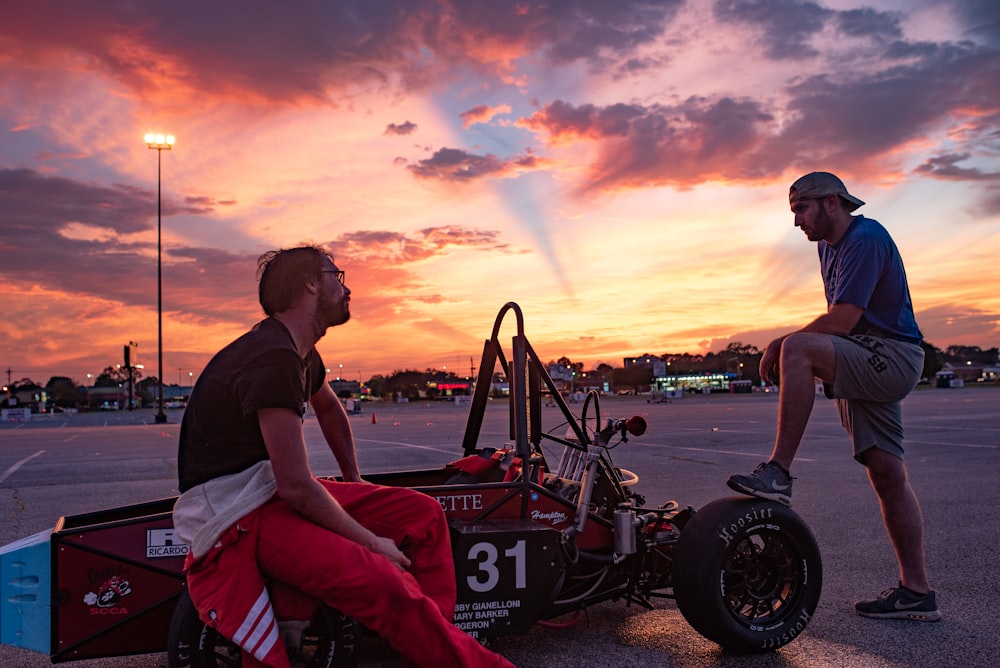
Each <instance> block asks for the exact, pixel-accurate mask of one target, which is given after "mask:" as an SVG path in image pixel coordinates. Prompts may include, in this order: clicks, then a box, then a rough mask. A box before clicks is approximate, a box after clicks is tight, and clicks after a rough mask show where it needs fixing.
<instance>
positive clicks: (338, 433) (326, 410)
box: [309, 383, 363, 482]
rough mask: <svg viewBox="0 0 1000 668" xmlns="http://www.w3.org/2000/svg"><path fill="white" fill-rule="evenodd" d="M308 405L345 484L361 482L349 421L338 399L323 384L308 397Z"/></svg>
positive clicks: (326, 385) (328, 386) (330, 389)
mask: <svg viewBox="0 0 1000 668" xmlns="http://www.w3.org/2000/svg"><path fill="white" fill-rule="evenodd" d="M309 403H310V404H312V407H313V410H314V411H316V419H317V420H318V421H319V426H320V429H322V431H323V437H324V438H325V439H326V443H327V445H328V446H329V448H330V452H332V453H333V456H334V458H335V459H336V460H337V465H338V466H339V467H340V475H341V478H343V480H344V481H345V482H363V481H362V479H361V470H360V469H359V468H358V455H357V451H356V449H355V446H354V434H353V433H352V432H351V421H350V418H348V416H347V411H345V410H344V405H343V404H341V403H340V399H338V398H337V395H336V394H334V392H333V389H332V388H331V387H330V385H329V384H328V383H323V386H322V387H320V389H319V390H318V391H317V392H316V394H314V395H312V397H310V399H309Z"/></svg>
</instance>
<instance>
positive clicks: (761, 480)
mask: <svg viewBox="0 0 1000 668" xmlns="http://www.w3.org/2000/svg"><path fill="white" fill-rule="evenodd" d="M726 484H727V485H729V487H730V488H731V489H734V490H736V491H737V492H740V493H741V494H749V495H750V496H756V497H759V498H761V499H769V500H771V501H778V502H779V503H783V504H785V505H786V506H790V505H792V477H791V476H790V475H788V474H787V473H786V472H785V469H783V468H781V466H779V465H778V464H775V463H774V462H762V463H761V465H760V466H758V467H757V468H756V469H754V472H753V473H751V474H749V475H743V474H738V475H733V476H729V480H728V481H727V482H726Z"/></svg>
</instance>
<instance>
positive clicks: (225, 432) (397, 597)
mask: <svg viewBox="0 0 1000 668" xmlns="http://www.w3.org/2000/svg"><path fill="white" fill-rule="evenodd" d="M258 274H259V279H260V287H259V296H260V303H261V306H262V307H263V308H264V312H265V313H266V314H267V316H268V317H267V318H266V319H264V320H263V321H261V322H259V323H258V324H257V325H255V326H254V327H253V329H251V330H250V331H249V332H247V333H245V334H244V335H243V336H241V337H240V338H238V339H236V340H235V341H234V342H232V343H231V344H229V345H228V346H226V347H225V348H223V349H222V350H221V351H220V352H219V353H218V354H216V355H215V357H214V358H213V359H212V360H211V361H210V362H209V364H208V366H207V367H206V368H205V370H204V371H203V372H202V374H201V376H200V377H199V379H198V382H197V384H196V386H195V388H194V390H193V392H192V394H191V399H190V401H189V403H188V406H187V410H186V411H185V413H184V419H183V422H182V425H181V433H180V446H179V451H178V473H179V478H180V490H181V492H182V495H181V497H180V499H178V501H177V503H176V505H175V507H174V524H175V528H176V530H177V532H178V535H179V536H180V537H181V538H182V539H183V540H185V542H187V543H189V544H190V545H191V546H192V549H191V554H190V556H189V557H188V562H187V564H186V566H187V567H188V571H187V577H188V589H189V593H190V595H191V599H192V601H193V602H194V604H195V607H196V608H197V609H198V613H199V616H200V617H201V618H202V619H203V621H205V622H206V623H208V624H210V625H212V626H213V627H214V628H216V630H218V631H219V632H220V633H221V634H222V635H224V636H226V637H227V638H230V639H232V640H233V641H234V642H236V643H237V644H239V645H240V646H241V647H242V648H243V649H244V652H245V656H246V655H247V654H249V655H252V656H253V657H254V658H255V659H257V660H258V661H260V662H262V663H264V664H265V665H275V666H281V665H287V658H286V656H285V648H284V645H283V643H282V642H281V640H280V637H279V634H278V633H277V630H276V628H275V621H274V614H273V613H272V612H271V605H270V604H271V601H270V599H269V596H268V591H267V589H266V588H265V587H264V578H267V579H269V580H271V581H276V582H280V583H283V584H286V585H288V586H290V587H292V588H294V589H297V590H299V591H302V592H306V593H308V594H310V595H312V596H314V597H316V598H317V599H320V600H322V601H323V602H324V603H326V604H327V605H329V606H331V607H333V608H336V609H337V610H340V611H341V612H343V613H344V614H346V615H348V616H350V617H352V618H354V619H356V620H358V621H359V622H361V623H362V624H364V625H365V626H366V627H367V628H369V629H372V630H373V631H375V632H377V633H379V634H380V635H381V636H383V637H384V638H386V639H387V640H388V642H389V643H390V644H391V645H392V646H393V647H394V648H395V649H396V650H398V651H399V652H400V654H401V655H402V657H403V659H404V660H405V661H409V662H411V663H413V664H416V665H419V666H428V667H434V668H438V667H440V666H476V667H479V666H510V665H511V664H510V663H509V662H508V661H506V660H505V659H503V657H501V656H499V655H497V654H494V653H493V652H490V651H488V650H486V649H485V648H484V647H483V646H481V645H480V644H479V643H478V642H477V641H476V640H475V639H473V638H472V637H471V636H469V635H468V634H466V633H465V632H463V631H461V630H460V629H458V628H457V627H455V626H454V625H453V624H452V623H451V619H452V615H453V613H454V607H455V598H456V591H455V573H454V563H453V561H452V556H451V546H450V542H449V534H448V526H447V523H446V520H445V517H444V513H443V511H442V510H441V507H440V505H439V504H438V503H437V502H436V501H435V500H434V499H431V498H430V497H427V496H425V495H423V494H420V493H419V492H415V491H413V490H409V489H405V488H392V487H382V486H377V485H371V484H368V483H365V482H364V481H363V480H362V479H361V474H360V472H359V469H358V462H357V456H356V452H355V445H354V437H353V435H352V433H351V427H350V422H349V420H348V417H347V414H346V412H345V411H344V408H343V406H342V405H341V403H340V401H339V399H338V398H337V397H336V395H335V394H334V393H333V390H332V389H331V388H330V386H329V385H328V384H327V383H326V382H325V379H324V374H325V367H324V365H323V361H322V360H321V359H320V356H319V353H318V352H317V351H316V348H315V344H316V342H317V341H319V339H320V338H321V337H322V336H323V335H324V334H325V333H326V330H327V329H328V328H329V327H333V326H336V325H340V324H343V323H345V322H347V320H348V319H349V318H350V310H349V302H350V294H351V291H350V290H348V289H347V287H346V286H345V285H344V272H343V271H341V270H340V269H338V268H337V266H336V265H334V262H333V258H332V256H330V255H329V254H328V253H327V252H325V251H324V250H323V249H321V248H317V247H312V246H306V247H300V248H293V249H290V250H280V251H272V252H269V253H266V254H265V255H263V256H261V258H260V260H259V267H258ZM307 403H308V404H311V405H312V408H313V410H314V412H315V413H316V417H317V419H318V420H319V424H320V426H321V428H322V432H323V436H324V438H325V439H326V442H327V444H328V445H329V447H330V450H331V451H332V453H333V455H334V457H335V458H336V460H337V463H338V465H339V467H340V471H341V474H342V475H341V477H342V480H343V482H332V481H321V480H318V479H317V478H316V476H315V475H314V474H313V473H312V471H311V470H310V467H309V462H308V458H307V455H306V445H305V439H304V436H303V431H302V422H303V419H304V415H305V410H306V404H307Z"/></svg>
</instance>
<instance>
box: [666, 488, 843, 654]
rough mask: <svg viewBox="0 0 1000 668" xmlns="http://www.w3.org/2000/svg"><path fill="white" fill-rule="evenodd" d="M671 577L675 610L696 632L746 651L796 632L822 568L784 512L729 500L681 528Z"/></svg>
mask: <svg viewBox="0 0 1000 668" xmlns="http://www.w3.org/2000/svg"><path fill="white" fill-rule="evenodd" d="M672 580H673V587H674V597H675V599H676V601H677V607H678V608H679V609H680V611H681V614H682V615H683V616H684V619H686V620H687V622H688V623H689V624H690V625H691V626H692V627H693V628H694V629H695V630H696V631H697V632H698V633H700V634H701V635H703V636H705V637H706V638H708V639H709V640H711V641H713V642H716V643H718V644H719V645H721V646H722V647H723V649H725V650H727V651H729V652H733V653H736V654H751V653H756V652H767V651H771V650H775V649H777V648H779V647H781V646H783V645H785V644H787V643H789V642H791V641H792V640H794V639H795V638H796V637H798V635H799V634H800V633H802V631H803V629H805V627H806V625H808V623H809V621H810V619H812V616H813V613H814V612H815V611H816V605H817V604H818V603H819V596H820V590H821V589H822V587H823V566H822V563H821V561H820V555H819V547H818V546H817V545H816V539H815V538H814V537H813V535H812V532H811V531H810V530H809V527H808V526H806V524H805V522H803V521H802V519H801V518H800V517H799V516H798V515H796V514H795V513H794V512H793V511H792V510H791V509H790V508H788V507H787V506H784V505H782V504H780V503H775V502H773V501H766V500H764V499H754V498H747V497H728V498H724V499H718V500H716V501H712V502H711V503H709V504H708V505H706V506H705V507H704V508H702V509H701V510H699V511H698V512H696V513H695V514H694V515H693V516H692V517H691V519H690V521H689V522H688V523H687V525H686V526H685V527H684V529H683V530H682V531H681V535H680V538H679V539H678V541H677V545H676V546H675V547H674V550H673V575H672Z"/></svg>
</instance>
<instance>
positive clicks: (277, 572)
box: [257, 481, 513, 668]
mask: <svg viewBox="0 0 1000 668" xmlns="http://www.w3.org/2000/svg"><path fill="white" fill-rule="evenodd" d="M321 482H322V483H323V485H324V486H325V487H326V489H327V490H328V491H329V492H330V495H331V496H333V498H335V499H336V500H337V502H338V503H340V505H342V506H343V507H344V509H345V510H346V511H347V512H348V513H349V514H350V515H351V517H353V518H354V519H355V520H357V521H358V522H359V523H360V524H362V525H363V526H365V527H367V528H368V529H369V530H371V531H372V532H373V533H375V534H376V535H378V536H384V537H387V538H391V539H392V540H393V541H395V543H396V545H398V546H400V549H401V550H402V551H403V552H404V553H405V554H406V556H407V557H408V558H409V559H410V561H411V566H410V568H409V570H408V571H407V572H405V573H404V572H402V571H400V570H399V569H398V568H396V567H395V566H394V565H393V564H392V563H390V562H389V560H388V559H386V558H385V557H383V556H381V555H378V554H375V553H374V552H371V551H370V550H368V549H367V548H364V547H362V546H361V545H358V544H357V543H355V542H354V541H352V540H349V539H347V538H344V537H342V536H340V535H339V534H336V533H334V532H332V531H328V530H326V529H323V528H322V527H319V526H317V525H316V524H313V523H312V522H310V521H308V520H307V519H305V518H304V517H302V516H301V515H299V514H298V513H296V512H295V511H293V510H291V509H290V508H289V506H288V504H287V503H285V502H284V501H282V500H280V499H276V500H273V501H271V502H269V503H267V504H266V505H265V506H263V507H262V508H261V513H260V532H259V535H258V542H257V562H258V566H259V568H260V570H261V572H262V573H263V574H264V575H265V576H266V577H268V578H271V579H273V580H278V581H280V582H283V583H286V584H288V585H290V586H292V587H294V588H295V589H298V590H301V591H303V592H306V593H308V594H311V595H313V596H315V597H316V598H319V599H320V600H322V601H323V602H324V603H326V604H327V605H329V606H330V607H333V608H336V609H337V610H340V611H341V612H343V613H344V614H345V615H348V616H349V617H353V618H354V619H356V620H358V621H359V622H361V623H362V624H364V625H365V626H366V627H367V628H369V629H371V630H373V631H375V632H376V633H378V634H379V635H380V636H382V637H383V638H385V639H386V640H387V641H388V642H389V644H390V645H392V647H393V648H394V649H396V650H397V651H398V652H399V653H400V655H402V657H403V658H404V660H406V661H409V662H412V663H413V664H415V665H417V666H425V667H427V668H444V667H446V666H464V667H469V668H484V667H489V666H512V665H513V664H511V663H510V662H509V661H507V660H506V659H504V658H503V657H501V656H499V655H498V654H494V653H493V652H490V651H489V650H487V649H486V648H484V647H483V646H482V645H480V644H479V642H478V641H477V640H475V639H474V638H472V637H471V636H470V635H468V634H467V633H465V632H464V631H462V630H461V629H459V628H457V627H456V626H454V625H453V624H452V623H451V620H452V616H453V614H454V611H455V596H456V594H455V565H454V562H453V561H452V554H451V540H450V537H449V534H448V525H447V522H446V520H445V517H444V512H443V511H442V510H441V506H440V504H438V502H437V501H435V500H434V499H432V498H430V497H428V496H426V495H424V494H421V493H419V492H415V491H413V490H410V489H406V488H400V487H382V486H379V485H369V484H364V483H344V482H332V481H321Z"/></svg>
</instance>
